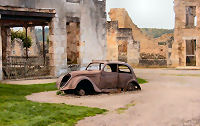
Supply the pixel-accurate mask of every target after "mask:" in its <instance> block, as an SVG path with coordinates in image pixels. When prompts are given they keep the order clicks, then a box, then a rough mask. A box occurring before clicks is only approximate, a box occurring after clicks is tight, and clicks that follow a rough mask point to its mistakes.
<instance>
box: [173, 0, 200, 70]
mask: <svg viewBox="0 0 200 126" xmlns="http://www.w3.org/2000/svg"><path fill="white" fill-rule="evenodd" d="M174 11H175V19H176V21H175V32H174V43H173V46H172V56H171V60H172V66H174V67H178V66H182V67H185V66H198V67H199V66H200V60H199V59H200V43H199V41H200V30H199V28H200V20H199V19H200V1H198V0H174Z"/></svg>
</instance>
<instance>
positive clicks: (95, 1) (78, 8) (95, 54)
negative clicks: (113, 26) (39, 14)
mask: <svg viewBox="0 0 200 126" xmlns="http://www.w3.org/2000/svg"><path fill="white" fill-rule="evenodd" d="M0 6H2V7H3V6H5V7H16V8H17V7H20V9H19V10H20V11H22V10H23V11H26V12H29V11H30V10H31V11H33V10H34V9H35V10H36V11H40V10H42V9H45V8H48V9H54V10H55V17H54V18H52V20H51V21H50V22H49V41H50V42H49V46H50V47H49V55H50V67H51V75H53V76H60V75H61V74H63V73H66V72H67V41H68V38H67V25H66V24H67V20H68V19H69V18H70V17H71V18H79V19H80V43H79V44H78V45H79V54H80V55H79V63H80V64H81V65H82V66H85V65H86V64H88V63H89V62H91V61H92V60H98V59H99V60H102V59H106V47H107V46H106V13H105V6H106V1H105V0H101V1H99V0H59V1H58V0H17V1H13V0H6V1H4V0H0ZM5 7H4V8H5ZM11 11H12V10H11ZM0 73H1V72H0Z"/></svg>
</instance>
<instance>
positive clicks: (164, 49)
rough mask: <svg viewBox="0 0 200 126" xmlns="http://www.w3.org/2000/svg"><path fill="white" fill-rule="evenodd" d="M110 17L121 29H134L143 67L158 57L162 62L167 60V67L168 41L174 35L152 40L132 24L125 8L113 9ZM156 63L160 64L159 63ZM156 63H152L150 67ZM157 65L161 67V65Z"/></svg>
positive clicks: (165, 62)
mask: <svg viewBox="0 0 200 126" xmlns="http://www.w3.org/2000/svg"><path fill="white" fill-rule="evenodd" d="M109 15H110V19H111V21H118V24H119V28H130V29H132V36H133V38H134V40H135V41H137V42H139V43H140V57H141V59H140V60H143V61H141V62H140V64H141V65H143V63H144V62H147V63H146V64H145V65H148V61H146V60H148V59H150V60H154V59H155V60H157V57H162V58H161V60H165V61H163V63H162V64H165V66H166V65H167V60H168V41H169V40H170V39H171V37H172V36H173V34H165V35H163V36H161V37H159V38H152V37H149V36H147V35H145V34H144V33H143V32H142V31H141V30H140V28H138V27H137V25H135V24H134V23H133V22H132V20H131V18H130V17H129V15H128V13H127V11H126V10H125V9H123V8H113V9H111V10H110V12H109ZM144 57H145V58H144ZM152 58H153V59H152ZM144 60H145V61H144ZM155 62H156V63H158V62H157V61H155ZM156 63H150V64H149V65H151V64H156ZM157 65H158V66H160V64H159V63H158V64H157ZM162 66H163V65H162Z"/></svg>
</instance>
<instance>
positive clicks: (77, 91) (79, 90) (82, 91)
mask: <svg viewBox="0 0 200 126" xmlns="http://www.w3.org/2000/svg"><path fill="white" fill-rule="evenodd" d="M76 95H79V96H84V95H86V92H85V90H84V89H82V88H80V89H77V90H76Z"/></svg>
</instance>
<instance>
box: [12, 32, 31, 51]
mask: <svg viewBox="0 0 200 126" xmlns="http://www.w3.org/2000/svg"><path fill="white" fill-rule="evenodd" d="M15 38H19V39H21V40H22V42H23V46H24V48H26V47H27V48H30V47H31V44H32V39H31V37H30V36H28V37H27V41H26V32H25V31H13V30H12V31H11V40H12V41H13V40H14V39H15Z"/></svg>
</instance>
